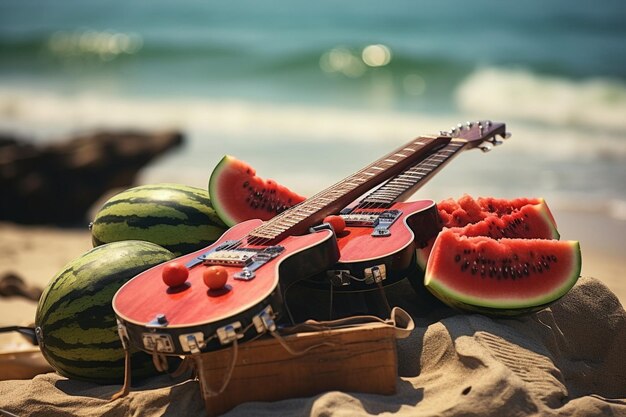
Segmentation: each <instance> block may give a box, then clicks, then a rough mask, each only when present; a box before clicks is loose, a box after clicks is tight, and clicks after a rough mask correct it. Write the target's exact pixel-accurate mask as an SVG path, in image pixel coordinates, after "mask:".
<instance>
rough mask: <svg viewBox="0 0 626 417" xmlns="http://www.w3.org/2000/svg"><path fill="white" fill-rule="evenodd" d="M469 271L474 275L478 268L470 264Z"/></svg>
mask: <svg viewBox="0 0 626 417" xmlns="http://www.w3.org/2000/svg"><path fill="white" fill-rule="evenodd" d="M470 272H471V273H472V275H476V272H478V268H476V267H475V266H472V269H471V270H470Z"/></svg>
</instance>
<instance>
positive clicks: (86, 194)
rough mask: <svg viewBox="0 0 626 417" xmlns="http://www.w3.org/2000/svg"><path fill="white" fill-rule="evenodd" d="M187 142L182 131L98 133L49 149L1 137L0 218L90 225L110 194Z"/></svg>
mask: <svg viewBox="0 0 626 417" xmlns="http://www.w3.org/2000/svg"><path fill="white" fill-rule="evenodd" d="M182 143H183V135H182V133H180V132H158V133H151V132H138V131H115V132H106V131H103V132H96V133H93V134H86V135H81V136H78V137H74V138H69V139H67V140H64V141H60V142H59V141H55V142H54V143H47V144H43V145H36V144H34V143H32V142H28V141H24V140H21V139H19V138H14V137H11V136H9V135H1V134H0V195H1V196H2V197H1V198H0V220H4V221H13V222H17V223H22V224H52V225H62V226H72V225H78V224H85V222H86V221H87V214H88V211H89V209H90V207H91V206H92V205H93V204H94V203H95V202H96V201H97V200H98V199H99V198H100V197H101V196H102V195H104V194H105V193H106V192H107V191H109V190H112V189H115V188H120V187H128V186H131V185H133V184H134V182H135V179H136V177H137V174H138V173H139V171H140V170H141V169H142V168H143V167H145V166H146V165H148V164H149V163H150V162H152V161H153V160H154V159H155V158H157V157H158V156H160V155H162V154H164V153H165V152H167V151H168V150H170V149H173V148H175V147H177V146H180V145H181V144H182Z"/></svg>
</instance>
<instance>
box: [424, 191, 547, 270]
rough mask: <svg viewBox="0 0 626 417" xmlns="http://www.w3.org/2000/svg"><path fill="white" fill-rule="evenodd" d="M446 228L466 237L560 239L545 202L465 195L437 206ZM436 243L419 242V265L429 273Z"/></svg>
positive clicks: (537, 199)
mask: <svg viewBox="0 0 626 417" xmlns="http://www.w3.org/2000/svg"><path fill="white" fill-rule="evenodd" d="M437 209H438V210H439V216H440V217H441V220H442V223H443V227H444V228H449V229H450V230H453V231H454V232H455V233H457V234H459V235H463V236H489V237H492V238H494V239H501V238H526V239H559V232H558V230H557V228H556V222H555V220H554V216H553V215H552V213H551V212H550V209H549V208H548V205H547V204H546V202H545V201H544V200H543V199H542V198H516V199H513V200H506V199H501V198H493V197H479V198H478V199H476V200H475V199H473V198H472V197H470V196H468V195H464V196H463V197H461V198H460V199H459V200H458V201H455V200H453V199H447V200H443V201H441V202H440V203H438V204H437ZM434 241H435V239H434V238H433V239H430V240H429V241H424V242H417V243H418V249H417V264H418V266H419V267H420V268H421V270H422V271H424V270H425V269H426V263H427V262H428V257H429V254H430V252H431V250H432V247H433V243H434Z"/></svg>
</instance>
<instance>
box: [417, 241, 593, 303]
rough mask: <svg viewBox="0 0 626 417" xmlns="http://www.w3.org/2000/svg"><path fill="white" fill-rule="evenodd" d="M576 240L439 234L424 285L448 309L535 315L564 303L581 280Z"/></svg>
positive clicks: (427, 268)
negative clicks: (559, 300) (537, 311)
mask: <svg viewBox="0 0 626 417" xmlns="http://www.w3.org/2000/svg"><path fill="white" fill-rule="evenodd" d="M580 270H581V253H580V245H579V243H578V242H577V241H558V240H552V239H500V240H495V239H492V238H489V237H484V236H476V237H467V236H461V235H459V234H458V233H455V231H454V230H452V229H446V230H443V231H442V232H440V233H439V235H438V236H437V238H436V239H435V243H434V245H433V248H432V252H431V254H430V258H429V260H428V266H427V267H426V274H425V277H424V285H425V286H426V288H428V290H429V291H430V292H432V293H433V294H434V295H435V296H436V297H437V298H439V299H440V300H441V301H443V302H444V303H445V304H447V305H449V306H451V307H453V308H457V309H461V310H465V311H476V312H480V313H486V314H491V315H517V314H524V313H529V312H533V311H536V310H539V309H542V308H544V307H545V306H546V305H548V304H550V303H552V302H554V301H555V300H557V299H559V298H561V297H562V296H563V295H564V294H565V293H567V291H569V289H570V288H572V286H573V285H574V284H575V283H576V281H577V280H578V277H579V276H580Z"/></svg>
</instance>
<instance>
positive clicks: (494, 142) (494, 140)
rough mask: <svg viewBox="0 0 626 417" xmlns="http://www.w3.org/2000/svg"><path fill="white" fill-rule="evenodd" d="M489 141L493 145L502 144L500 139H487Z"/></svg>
mask: <svg viewBox="0 0 626 417" xmlns="http://www.w3.org/2000/svg"><path fill="white" fill-rule="evenodd" d="M489 142H491V143H492V144H493V145H494V146H498V145H502V143H503V142H502V141H501V140H498V139H496V138H491V139H489Z"/></svg>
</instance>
